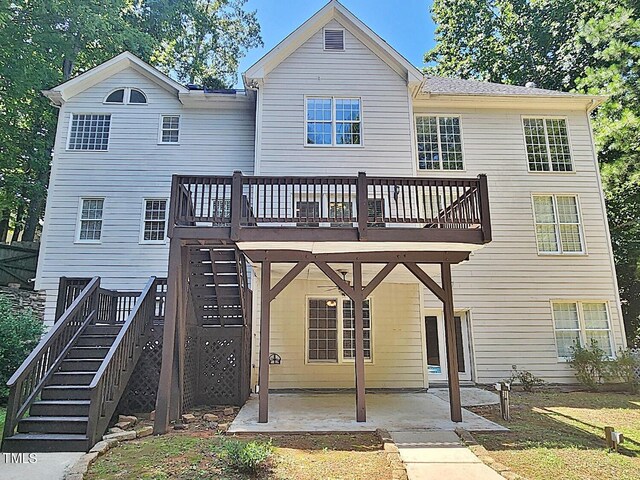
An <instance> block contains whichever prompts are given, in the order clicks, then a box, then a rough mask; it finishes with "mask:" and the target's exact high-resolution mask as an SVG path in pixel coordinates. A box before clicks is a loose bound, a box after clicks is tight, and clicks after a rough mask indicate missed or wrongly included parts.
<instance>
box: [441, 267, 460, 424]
mask: <svg viewBox="0 0 640 480" xmlns="http://www.w3.org/2000/svg"><path fill="white" fill-rule="evenodd" d="M440 268H441V277H442V289H443V290H444V299H443V301H442V306H443V311H444V329H445V343H446V345H447V375H448V379H449V407H450V409H451V420H452V421H453V422H461V421H462V403H461V401H460V378H459V376H458V375H459V374H458V347H457V344H456V327H455V318H454V308H453V286H452V284H451V264H450V263H442V264H441V266H440Z"/></svg>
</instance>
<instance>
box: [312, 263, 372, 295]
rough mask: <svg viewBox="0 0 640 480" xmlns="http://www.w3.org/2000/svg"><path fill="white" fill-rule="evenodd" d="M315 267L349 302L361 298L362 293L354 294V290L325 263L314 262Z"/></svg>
mask: <svg viewBox="0 0 640 480" xmlns="http://www.w3.org/2000/svg"><path fill="white" fill-rule="evenodd" d="M314 263H315V264H316V266H317V267H318V268H319V269H320V270H321V271H322V273H324V274H325V275H326V276H327V277H329V280H331V281H332V282H333V283H335V284H336V286H337V287H338V288H339V289H340V290H342V292H344V294H345V295H347V296H348V297H349V298H350V299H351V300H354V301H355V299H356V296H362V292H361V291H358V292H356V290H355V288H354V287H352V286H351V285H349V284H348V283H347V282H346V281H345V280H344V279H343V278H342V277H341V276H340V275H339V274H338V272H336V271H335V270H334V269H333V268H331V267H330V266H329V265H328V264H327V263H326V262H320V261H315V262H314Z"/></svg>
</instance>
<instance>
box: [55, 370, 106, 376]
mask: <svg viewBox="0 0 640 480" xmlns="http://www.w3.org/2000/svg"><path fill="white" fill-rule="evenodd" d="M95 374H96V373H95V372H85V371H84V370H78V371H73V370H65V371H64V372H56V373H54V375H95Z"/></svg>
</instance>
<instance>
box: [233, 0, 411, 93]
mask: <svg viewBox="0 0 640 480" xmlns="http://www.w3.org/2000/svg"><path fill="white" fill-rule="evenodd" d="M331 20H336V21H337V22H339V23H340V24H342V25H343V26H344V27H345V28H347V29H348V30H349V31H350V32H351V33H352V34H353V35H354V36H355V37H356V38H357V39H358V40H360V41H361V42H362V43H364V44H365V45H366V46H367V47H369V49H371V51H373V53H375V54H376V55H378V57H380V58H381V59H382V60H383V61H385V62H386V63H387V64H388V65H389V66H390V67H391V68H393V69H394V70H395V71H396V72H397V73H398V74H400V75H401V76H403V77H404V78H405V79H406V81H407V83H408V84H409V85H413V86H414V87H415V88H417V87H418V86H419V84H420V83H422V80H423V75H422V72H421V71H420V70H418V69H417V68H416V67H415V66H413V65H412V64H411V62H409V61H408V60H407V59H406V58H404V57H403V56H402V55H401V54H400V53H398V52H397V51H396V50H395V49H393V48H392V47H391V46H390V45H389V44H388V43H387V42H385V41H384V40H383V39H382V38H381V37H380V36H379V35H378V34H376V33H375V32H374V31H373V30H371V29H370V28H369V27H368V26H367V25H365V24H364V23H363V22H362V21H361V20H360V19H358V18H357V17H356V16H355V15H354V14H353V13H351V12H350V11H349V10H348V9H347V8H346V7H345V6H344V5H342V4H341V3H340V2H339V1H337V0H331V1H330V2H329V3H327V4H326V5H325V6H324V7H323V8H321V9H320V10H319V11H318V12H316V13H315V14H314V15H313V16H312V17H311V18H309V19H308V20H307V21H306V22H304V23H303V24H302V25H301V26H300V27H298V28H297V29H296V30H294V31H293V32H292V33H291V34H289V36H287V37H286V38H285V39H284V40H283V41H281V42H280V43H279V44H278V45H276V46H275V47H274V48H273V49H271V50H270V51H269V52H268V53H267V54H266V55H264V56H263V57H262V58H261V59H260V60H258V61H257V62H256V63H254V64H253V65H252V66H251V67H250V68H249V69H248V70H247V71H246V72H245V73H244V74H243V79H244V81H245V85H247V86H250V85H252V84H254V83H256V82H258V83H259V82H260V81H262V80H263V79H264V77H266V76H267V75H268V74H269V72H270V71H272V70H273V69H274V68H275V67H276V66H277V65H279V64H280V63H281V62H282V61H283V60H285V59H286V58H287V57H288V56H289V55H291V54H292V53H293V52H294V51H295V50H297V49H298V48H299V47H300V46H301V45H302V44H304V43H305V42H306V41H307V40H309V39H310V38H311V37H312V36H313V35H315V34H316V33H317V32H318V31H319V30H320V29H321V28H322V27H324V26H325V25H326V24H327V23H329V22H330V21H331Z"/></svg>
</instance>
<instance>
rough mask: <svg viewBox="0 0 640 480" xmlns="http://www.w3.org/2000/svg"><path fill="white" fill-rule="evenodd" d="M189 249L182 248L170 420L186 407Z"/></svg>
mask: <svg viewBox="0 0 640 480" xmlns="http://www.w3.org/2000/svg"><path fill="white" fill-rule="evenodd" d="M188 268H189V249H188V248H187V247H184V246H183V247H182V248H181V252H180V266H179V277H178V284H179V287H180V288H179V290H178V303H177V307H178V318H177V319H176V326H177V329H176V351H177V354H176V360H177V362H176V363H177V367H178V376H177V378H176V380H175V381H174V382H173V389H172V394H173V395H172V399H171V402H170V404H169V405H170V412H171V413H170V418H171V419H177V418H180V416H181V415H182V413H184V412H183V406H184V391H185V389H184V369H185V356H186V354H185V346H186V340H187V308H188V297H187V295H188V291H189V290H188V286H187V277H188Z"/></svg>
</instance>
